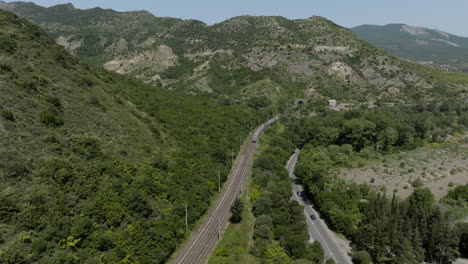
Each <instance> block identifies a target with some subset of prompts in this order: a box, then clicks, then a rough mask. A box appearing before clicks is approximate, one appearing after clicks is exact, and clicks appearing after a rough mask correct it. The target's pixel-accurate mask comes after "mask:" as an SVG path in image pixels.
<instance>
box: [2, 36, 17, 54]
mask: <svg viewBox="0 0 468 264" xmlns="http://www.w3.org/2000/svg"><path fill="white" fill-rule="evenodd" d="M16 47H17V45H16V42H15V41H14V40H13V39H11V38H10V37H9V36H6V35H4V34H1V35H0V51H4V52H8V53H15V51H16Z"/></svg>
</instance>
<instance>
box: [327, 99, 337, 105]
mask: <svg viewBox="0 0 468 264" xmlns="http://www.w3.org/2000/svg"><path fill="white" fill-rule="evenodd" d="M328 106H336V100H328Z"/></svg>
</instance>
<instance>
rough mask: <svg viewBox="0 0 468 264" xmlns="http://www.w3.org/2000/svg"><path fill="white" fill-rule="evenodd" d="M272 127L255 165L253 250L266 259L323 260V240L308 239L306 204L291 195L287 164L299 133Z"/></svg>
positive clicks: (262, 258)
mask: <svg viewBox="0 0 468 264" xmlns="http://www.w3.org/2000/svg"><path fill="white" fill-rule="evenodd" d="M276 126H281V127H283V126H282V125H276ZM271 130H272V131H271V132H270V131H268V132H267V135H266V136H265V137H267V138H268V140H263V139H262V142H265V141H266V142H268V143H267V146H265V147H264V149H263V150H262V151H261V152H260V154H259V156H258V157H257V158H256V160H255V163H254V168H253V176H252V177H253V182H252V186H251V191H250V199H251V200H252V202H253V214H254V215H255V217H256V221H255V227H254V233H253V238H254V241H255V242H254V245H253V247H252V249H251V253H252V254H253V255H254V256H256V257H257V258H259V259H260V260H261V261H262V263H271V264H273V263H291V262H292V261H294V262H293V263H317V264H318V263H323V261H324V258H325V257H324V253H323V249H322V247H321V245H320V243H319V242H314V243H313V244H309V242H308V241H309V235H308V233H307V229H306V222H305V216H304V214H303V207H302V206H301V205H299V203H297V202H296V201H291V199H290V197H291V180H290V178H289V176H288V172H287V170H286V168H285V165H286V162H287V161H288V159H289V157H290V155H291V152H292V151H294V149H295V147H296V146H295V144H294V142H295V141H297V138H298V137H297V136H296V135H295V134H294V133H293V132H292V131H290V130H287V129H285V128H284V127H283V128H282V129H279V128H272V129H271ZM262 144H265V143H262Z"/></svg>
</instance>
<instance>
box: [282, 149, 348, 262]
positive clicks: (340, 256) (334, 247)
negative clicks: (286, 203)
mask: <svg viewBox="0 0 468 264" xmlns="http://www.w3.org/2000/svg"><path fill="white" fill-rule="evenodd" d="M299 152H300V150H299V149H296V151H295V152H294V154H293V155H292V156H291V158H290V159H289V161H288V164H287V169H288V173H289V177H291V178H292V179H294V180H295V179H297V178H296V176H295V175H294V168H295V167H296V163H297V159H298V157H299ZM292 191H293V196H292V199H294V200H296V201H298V202H299V204H301V205H302V206H304V214H305V216H306V221H307V229H308V231H309V235H310V237H311V241H315V240H317V241H319V242H320V244H322V248H323V250H324V251H325V256H326V257H328V258H332V259H333V260H334V261H335V263H337V264H352V263H353V262H352V261H351V258H350V257H349V255H348V254H347V253H346V252H345V251H344V250H343V249H342V248H341V247H340V245H339V244H338V242H337V239H336V237H335V234H333V232H332V231H330V229H329V228H328V226H327V224H326V223H325V222H324V221H323V220H322V219H321V218H320V217H319V214H318V212H317V211H316V210H315V209H314V208H313V206H312V203H311V201H310V199H309V198H308V197H307V196H306V195H305V194H303V195H302V196H299V195H298V192H300V191H302V186H301V185H299V184H295V183H293V185H292ZM310 215H315V216H316V219H315V220H312V219H311V218H310Z"/></svg>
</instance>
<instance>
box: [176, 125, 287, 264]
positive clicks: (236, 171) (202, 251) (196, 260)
mask: <svg viewBox="0 0 468 264" xmlns="http://www.w3.org/2000/svg"><path fill="white" fill-rule="evenodd" d="M276 120H278V118H277V117H275V118H273V119H270V120H268V121H267V122H266V123H265V124H262V125H260V126H259V127H258V128H257V129H256V130H255V132H254V133H252V134H251V135H250V136H249V138H248V142H247V143H246V144H244V146H242V148H241V150H240V156H239V157H238V159H237V162H236V163H235V164H234V166H233V168H232V173H231V176H230V177H229V178H228V180H227V182H226V183H225V184H224V188H223V190H222V193H221V194H220V195H219V197H218V199H217V200H216V201H215V203H214V205H213V206H212V207H211V208H210V209H209V211H208V214H207V215H206V217H205V219H203V222H202V223H201V224H200V226H199V227H198V228H197V229H196V230H195V231H194V232H193V233H192V235H191V237H190V238H189V239H188V240H187V242H186V243H185V244H184V245H183V247H182V248H181V249H179V250H178V251H177V252H175V255H174V256H173V258H172V261H170V262H171V263H173V264H203V263H206V262H207V261H208V257H209V256H210V254H211V252H212V251H213V250H214V249H215V247H216V244H217V242H218V241H219V239H220V238H221V235H222V233H223V232H224V230H225V228H226V226H227V223H228V220H229V216H230V208H231V205H232V204H233V203H234V201H235V200H236V198H237V197H239V195H240V193H241V190H242V185H243V184H244V180H245V177H246V176H247V173H248V172H249V170H250V168H251V167H252V159H253V154H254V152H255V148H256V145H257V144H256V142H252V137H253V135H256V136H259V135H260V134H261V132H262V131H263V130H264V129H265V128H266V127H268V125H269V124H271V123H272V122H274V121H276ZM255 141H256V140H255Z"/></svg>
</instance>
